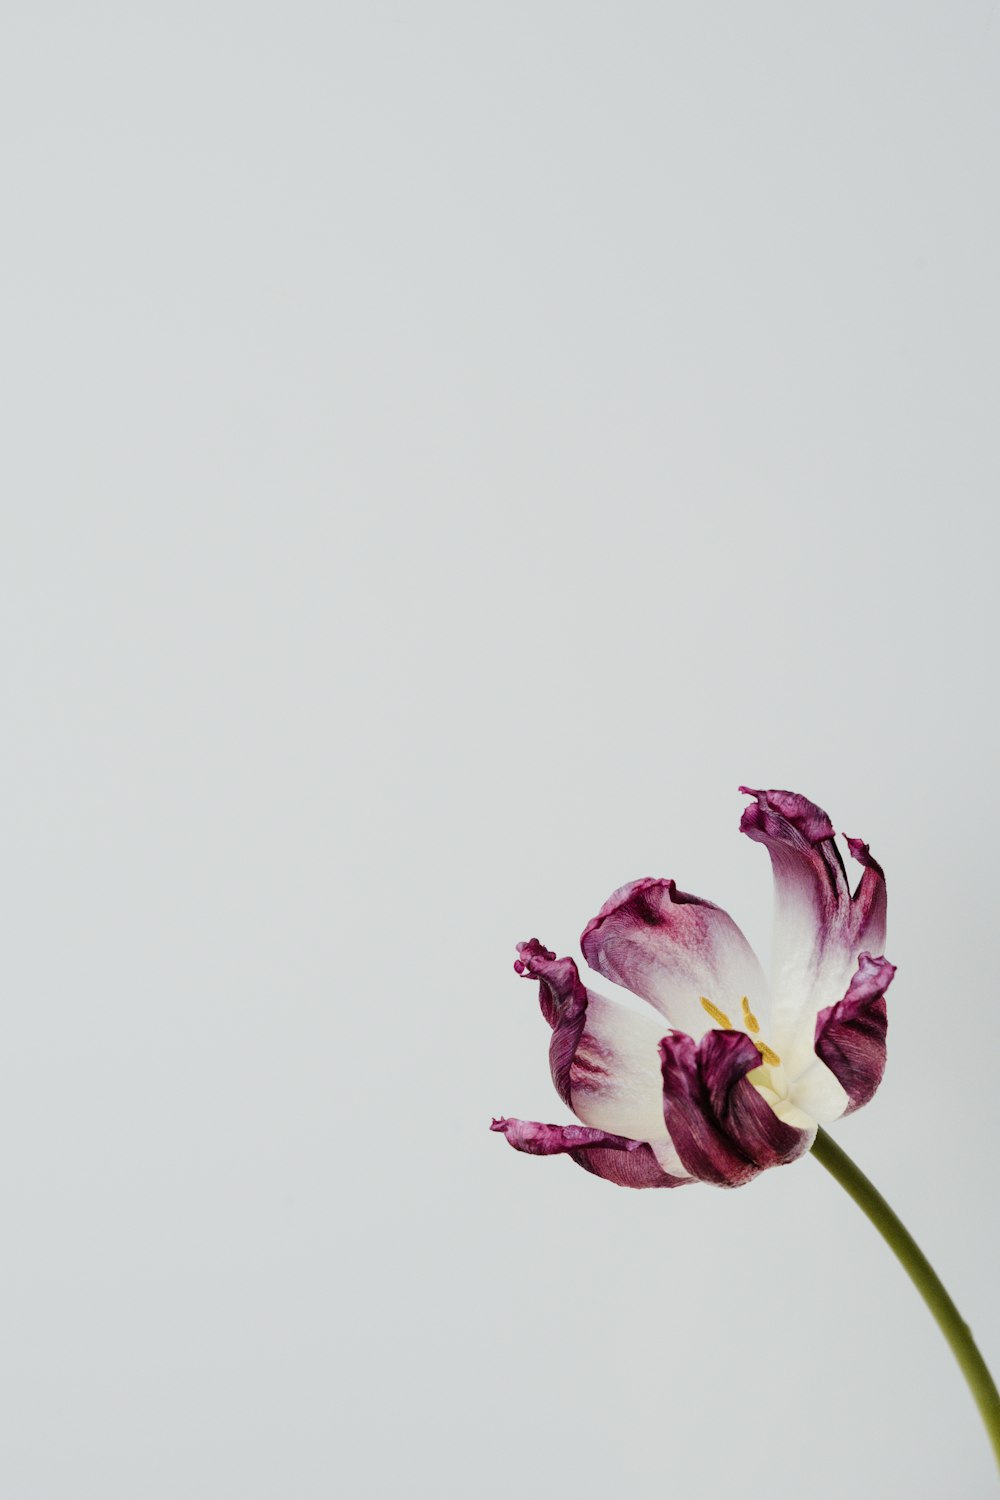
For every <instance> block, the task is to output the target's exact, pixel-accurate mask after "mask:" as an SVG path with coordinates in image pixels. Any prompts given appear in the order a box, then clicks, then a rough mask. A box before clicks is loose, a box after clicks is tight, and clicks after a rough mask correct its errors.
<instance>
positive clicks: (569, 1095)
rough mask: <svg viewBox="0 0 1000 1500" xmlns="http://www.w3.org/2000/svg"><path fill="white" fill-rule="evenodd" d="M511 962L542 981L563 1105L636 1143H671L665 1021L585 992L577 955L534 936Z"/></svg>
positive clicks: (540, 997) (588, 1121)
mask: <svg viewBox="0 0 1000 1500" xmlns="http://www.w3.org/2000/svg"><path fill="white" fill-rule="evenodd" d="M514 967H515V969H516V970H517V972H518V973H519V974H522V975H524V977H525V978H527V979H534V980H537V982H538V1000H539V1004H540V1006H541V1010H542V1014H543V1015H544V1017H545V1019H546V1020H547V1021H548V1023H549V1025H550V1026H551V1027H552V1039H551V1042H550V1043H549V1066H550V1069H551V1072H552V1081H553V1083H554V1084H555V1086H556V1089H557V1090H558V1092H559V1095H560V1098H561V1099H562V1100H563V1103H564V1104H566V1105H568V1107H569V1108H570V1109H571V1110H572V1111H573V1113H574V1114H575V1115H576V1116H577V1118H578V1119H580V1120H582V1121H583V1122H584V1124H585V1125H591V1126H594V1127H595V1128H597V1129H599V1130H605V1131H611V1132H613V1133H615V1134H617V1135H622V1136H628V1137H632V1138H635V1139H637V1140H643V1141H656V1140H658V1139H660V1138H662V1141H663V1144H664V1145H667V1144H668V1137H667V1134H666V1126H665V1125H664V1123H663V1104H662V1092H663V1084H662V1079H661V1076H660V1054H659V1042H660V1037H661V1036H662V1034H663V1028H662V1026H661V1025H659V1024H657V1022H656V1021H655V1020H654V1019H653V1017H652V1016H647V1015H640V1014H638V1013H637V1012H635V1011H631V1010H628V1009H627V1008H626V1007H625V1006H624V1005H620V1004H619V1003H618V1002H617V1001H615V1000H608V999H606V998H605V997H604V996H603V995H598V994H596V993H595V992H594V991H593V990H589V989H587V988H586V986H585V985H584V984H583V982H582V980H581V979H580V975H579V973H578V971H577V967H576V964H575V963H574V962H573V960H572V959H571V958H556V956H555V954H554V953H552V952H551V950H550V949H548V948H544V947H543V946H542V944H541V943H540V942H538V940H537V938H532V940H531V941H530V942H529V943H520V944H519V945H518V958H517V961H516V963H515V964H514ZM668 1170H669V1166H668Z"/></svg>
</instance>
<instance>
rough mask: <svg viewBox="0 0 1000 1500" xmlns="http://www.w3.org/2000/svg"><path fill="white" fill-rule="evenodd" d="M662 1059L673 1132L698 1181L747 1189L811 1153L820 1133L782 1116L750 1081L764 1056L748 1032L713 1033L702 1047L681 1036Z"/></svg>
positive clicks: (664, 1045)
mask: <svg viewBox="0 0 1000 1500" xmlns="http://www.w3.org/2000/svg"><path fill="white" fill-rule="evenodd" d="M660 1057H661V1060H662V1065H663V1113H664V1118H665V1120H666V1122H667V1129H668V1130H669V1132H670V1135H671V1138H672V1140H673V1143H674V1145H675V1146H676V1148H677V1154H678V1156H679V1157H680V1159H681V1162H682V1163H683V1165H684V1166H685V1167H686V1168H687V1170H688V1171H689V1172H690V1173H691V1175H692V1176H693V1177H697V1178H699V1179H700V1180H701V1181H702V1182H711V1183H714V1184H715V1185H716V1186H717V1187H742V1186H743V1185H744V1184H745V1183H747V1182H750V1181H751V1180H752V1179H753V1178H754V1177H756V1176H757V1174H758V1173H759V1172H761V1171H763V1170H765V1169H766V1168H767V1167H776V1166H781V1165H783V1164H784V1163H786V1162H790V1161H794V1160H795V1159H796V1157H798V1156H801V1155H802V1154H803V1153H804V1152H806V1151H808V1150H809V1147H810V1146H811V1145H812V1142H813V1137H814V1135H815V1131H814V1130H806V1129H799V1128H798V1127H796V1126H795V1125H790V1124H787V1123H786V1122H785V1121H783V1120H781V1119H779V1118H778V1116H777V1114H775V1112H774V1110H773V1109H772V1108H771V1106H770V1104H768V1102H767V1100H766V1099H764V1098H762V1096H761V1095H760V1094H759V1093H758V1092H757V1090H756V1089H755V1088H754V1086H753V1084H752V1083H751V1082H750V1081H749V1079H748V1078H747V1074H748V1073H750V1072H752V1071H753V1070H754V1069H755V1068H757V1067H759V1066H760V1054H759V1053H758V1051H757V1049H756V1047H755V1046H754V1044H753V1042H752V1041H751V1040H750V1038H749V1037H748V1036H746V1035H745V1034H744V1033H743V1032H740V1031H709V1032H708V1033H707V1034H706V1035H705V1036H704V1037H703V1038H702V1039H701V1041H700V1042H698V1043H696V1042H695V1041H694V1039H693V1038H692V1037H689V1036H686V1035H685V1034H684V1033H683V1032H680V1031H675V1032H673V1033H672V1034H671V1035H670V1036H667V1037H664V1039H663V1041H662V1042H661V1043H660Z"/></svg>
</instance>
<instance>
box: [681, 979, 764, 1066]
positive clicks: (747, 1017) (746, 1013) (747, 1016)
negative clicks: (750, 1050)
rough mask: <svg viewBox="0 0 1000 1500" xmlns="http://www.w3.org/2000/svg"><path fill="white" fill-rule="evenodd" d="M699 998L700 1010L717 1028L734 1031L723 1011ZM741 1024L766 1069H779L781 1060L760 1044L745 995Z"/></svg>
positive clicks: (758, 1023)
mask: <svg viewBox="0 0 1000 1500" xmlns="http://www.w3.org/2000/svg"><path fill="white" fill-rule="evenodd" d="M699 998H700V1000H701V1006H702V1010H704V1011H706V1012H707V1013H708V1014H709V1015H710V1016H711V1017H712V1020H713V1021H714V1022H715V1023H716V1025H717V1026H721V1027H722V1029H723V1031H734V1030H735V1027H734V1026H733V1023H732V1021H731V1020H730V1019H729V1017H728V1016H727V1015H726V1012H725V1011H724V1010H720V1009H719V1007H718V1006H717V1005H713V1004H712V1002H711V1000H709V999H708V998H707V997H706V996H705V995H701V996H700V997H699ZM743 1024H744V1026H745V1027H746V1029H747V1032H748V1033H749V1036H750V1040H751V1041H752V1042H753V1044H754V1046H755V1047H756V1048H757V1051H758V1052H759V1053H760V1055H761V1057H762V1058H763V1060H764V1062H766V1063H767V1065H768V1067H771V1068H780V1066H781V1058H780V1057H779V1056H778V1054H777V1052H775V1051H773V1049H772V1048H770V1047H769V1046H768V1045H767V1043H766V1042H762V1041H761V1039H760V1036H759V1035H758V1033H759V1031H760V1022H759V1021H758V1019H757V1017H756V1016H755V1015H754V1013H753V1011H752V1010H751V1009H750V1001H749V1000H748V999H747V997H746V995H744V996H743Z"/></svg>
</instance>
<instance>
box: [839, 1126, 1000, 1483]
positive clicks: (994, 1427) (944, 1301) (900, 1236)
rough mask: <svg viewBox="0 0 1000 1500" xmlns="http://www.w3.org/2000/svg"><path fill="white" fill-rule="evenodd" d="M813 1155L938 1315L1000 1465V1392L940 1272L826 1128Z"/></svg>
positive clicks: (942, 1330) (938, 1321) (937, 1317)
mask: <svg viewBox="0 0 1000 1500" xmlns="http://www.w3.org/2000/svg"><path fill="white" fill-rule="evenodd" d="M812 1154H813V1156H815V1157H816V1159H817V1161H820V1162H822V1164H823V1166H824V1167H825V1168H826V1170H827V1171H828V1172H829V1173H830V1174H831V1176H833V1177H835V1178H836V1179H837V1181H838V1182H839V1183H840V1185H841V1187H842V1188H844V1189H845V1190H846V1191H847V1192H848V1193H850V1195H851V1197H852V1198H853V1199H854V1201H855V1203H856V1204H857V1205H858V1207H859V1208H860V1209H863V1210H864V1212H865V1213H866V1214H867V1215H868V1217H869V1219H871V1221H872V1223H873V1224H874V1225H875V1228H876V1229H877V1230H878V1232H879V1234H880V1235H881V1236H882V1238H883V1239H884V1240H885V1242H886V1244H887V1245H888V1246H889V1248H890V1250H892V1251H894V1252H895V1254H896V1256H897V1258H898V1260H899V1261H900V1264H901V1265H902V1266H903V1268H904V1270H905V1271H906V1272H907V1274H908V1275H909V1277H910V1280H911V1281H912V1282H913V1284H914V1286H915V1287H916V1289H917V1291H918V1292H919V1293H920V1295H921V1297H923V1299H924V1301H925V1302H926V1303H927V1306H928V1307H929V1308H930V1310H931V1312H932V1313H933V1314H934V1316H935V1318H936V1319H937V1324H938V1327H939V1328H940V1330H941V1332H942V1333H943V1334H944V1336H945V1338H946V1339H947V1340H948V1343H949V1344H950V1345H951V1352H952V1354H954V1356H955V1358H956V1359H957V1360H958V1363H959V1367H960V1369H961V1371H962V1374H963V1375H964V1376H965V1379H966V1381H967V1382H968V1386H969V1390H970V1391H971V1392H972V1395H973V1398H974V1400H975V1403H976V1405H977V1406H978V1407H979V1414H980V1416H981V1417H982V1419H983V1422H984V1423H985V1425H986V1431H987V1433H988V1434H989V1439H990V1442H991V1443H992V1444H993V1452H994V1454H995V1456H996V1461H997V1465H998V1466H1000V1394H998V1392H997V1388H996V1386H995V1385H994V1383H993V1377H992V1375H991V1374H990V1372H989V1370H988V1369H987V1368H986V1362H985V1360H984V1359H983V1356H982V1355H981V1354H980V1352H979V1350H978V1349H977V1348H976V1342H975V1339H974V1338H973V1337H972V1330H971V1328H970V1327H969V1325H968V1323H965V1322H963V1320H962V1317H961V1314H960V1313H959V1311H958V1308H957V1307H956V1306H955V1304H954V1302H952V1300H951V1298H950V1297H949V1296H948V1293H947V1292H946V1291H945V1289H944V1287H943V1286H942V1285H941V1282H940V1280H939V1279H938V1275H937V1272H936V1271H935V1270H934V1267H933V1266H932V1265H931V1263H930V1261H929V1260H928V1259H927V1257H926V1255H925V1254H924V1252H923V1251H922V1250H921V1248H920V1246H919V1245H918V1244H917V1242H916V1240H915V1239H914V1238H913V1236H912V1235H911V1234H910V1232H909V1230H908V1229H906V1228H905V1227H904V1226H903V1224H901V1223H900V1221H899V1219H897V1217H896V1215H895V1214H894V1213H893V1211H892V1209H891V1208H890V1207H889V1205H888V1203H886V1201H885V1199H884V1198H883V1197H882V1194H881V1193H880V1192H879V1191H878V1189H877V1188H876V1187H875V1186H874V1185H873V1184H872V1183H870V1182H869V1181H868V1178H867V1177H866V1176H865V1174H864V1172H862V1171H861V1170H860V1168H858V1167H856V1166H855V1165H854V1163H853V1162H852V1161H851V1158H850V1157H849V1156H848V1155H847V1153H846V1152H845V1151H842V1150H841V1149H840V1147H839V1146H838V1145H837V1143H836V1141H834V1140H833V1139H832V1137H830V1136H828V1135H827V1133H826V1131H825V1130H820V1131H818V1133H817V1135H816V1141H815V1144H814V1146H813V1148H812Z"/></svg>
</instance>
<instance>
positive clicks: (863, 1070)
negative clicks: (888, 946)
mask: <svg viewBox="0 0 1000 1500" xmlns="http://www.w3.org/2000/svg"><path fill="white" fill-rule="evenodd" d="M895 972H896V970H895V968H894V966H893V965H892V964H891V963H889V962H888V961H887V960H886V959H884V958H872V956H871V954H870V953H862V954H861V956H860V958H859V959H858V970H857V973H856V974H855V975H854V978H853V979H852V980H851V984H850V988H849V989H848V991H847V994H846V995H845V996H844V998H843V1000H840V1001H838V1002H837V1004H836V1005H829V1006H827V1008H826V1009H825V1010H821V1011H820V1013H819V1015H818V1016H817V1018H816V1053H817V1055H818V1056H819V1057H820V1058H821V1059H822V1061H823V1062H824V1063H825V1064H826V1066H827V1067H828V1068H829V1069H830V1071H831V1072H832V1073H833V1074H835V1076H836V1077H837V1079H838V1080H839V1082H840V1083H841V1085H842V1086H843V1089H844V1091H845V1093H846V1095H847V1099H848V1104H847V1108H846V1109H845V1110H844V1114H848V1115H849V1114H851V1113H852V1112H853V1111H854V1110H856V1109H860V1108H861V1106H862V1105H863V1104H867V1103H868V1101H869V1099H871V1098H872V1096H873V1094H874V1093H875V1090H876V1089H877V1088H878V1086H879V1084H880V1083H881V1082H882V1074H883V1073H884V1072H885V1036H886V1031H887V1029H888V1024H889V1023H888V1017H887V1016H886V1008H885V992H886V990H887V989H888V988H889V985H890V984H891V983H892V976H893V975H894V974H895Z"/></svg>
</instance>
